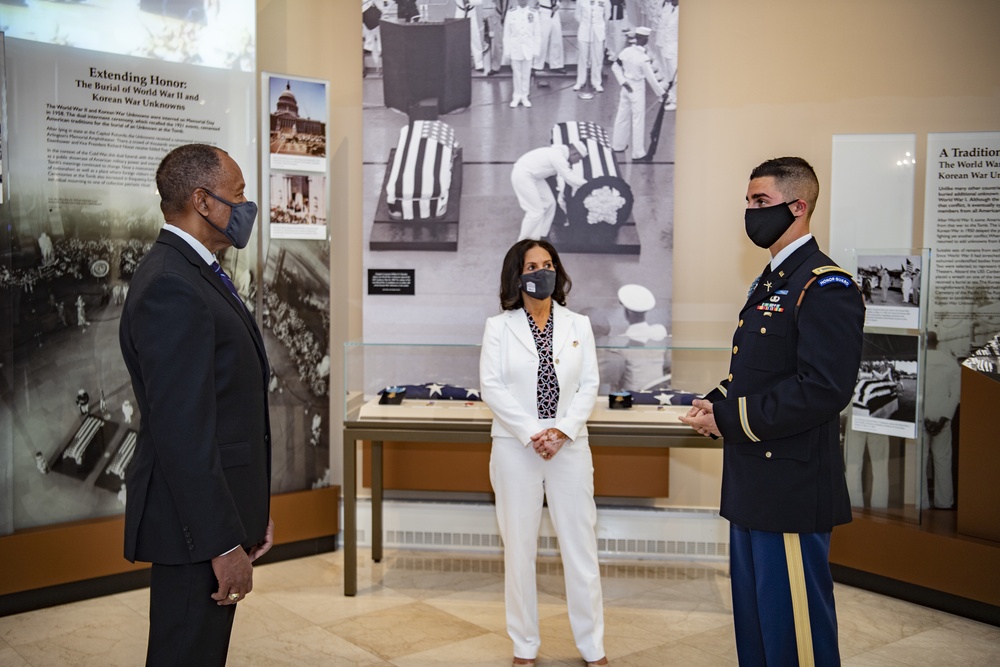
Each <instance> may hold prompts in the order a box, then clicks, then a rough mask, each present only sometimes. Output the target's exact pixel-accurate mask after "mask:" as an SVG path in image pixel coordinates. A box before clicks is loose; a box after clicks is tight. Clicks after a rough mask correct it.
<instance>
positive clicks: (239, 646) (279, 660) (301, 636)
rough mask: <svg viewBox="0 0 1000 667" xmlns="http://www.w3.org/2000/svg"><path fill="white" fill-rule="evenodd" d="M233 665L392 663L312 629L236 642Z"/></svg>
mask: <svg viewBox="0 0 1000 667" xmlns="http://www.w3.org/2000/svg"><path fill="white" fill-rule="evenodd" d="M228 663H229V664H230V665H239V666H240V667H284V666H288V667H291V666H293V665H294V666H297V667H313V666H318V665H323V666H324V667H391V665H392V663H390V662H389V661H387V660H385V659H383V658H381V657H379V656H377V655H375V654H373V653H370V652H368V651H365V650H364V649H363V648H361V647H359V646H357V645H355V644H352V643H351V642H349V641H347V640H345V639H343V638H341V637H338V636H337V635H335V634H333V633H330V632H327V631H326V630H324V629H323V628H320V627H317V626H314V625H311V626H307V627H303V628H298V629H295V630H291V631H289V632H283V633H280V634H277V635H269V636H266V637H256V638H252V639H248V640H247V641H243V642H237V641H235V638H234V641H233V643H232V644H231V645H230V647H229V660H228Z"/></svg>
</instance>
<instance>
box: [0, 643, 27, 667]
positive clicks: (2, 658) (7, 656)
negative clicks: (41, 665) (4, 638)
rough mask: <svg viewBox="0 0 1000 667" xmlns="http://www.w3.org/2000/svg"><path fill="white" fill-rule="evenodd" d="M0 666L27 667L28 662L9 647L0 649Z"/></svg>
mask: <svg viewBox="0 0 1000 667" xmlns="http://www.w3.org/2000/svg"><path fill="white" fill-rule="evenodd" d="M0 665H3V666H4V667H29V663H28V661H27V660H25V659H24V658H22V657H21V655H20V654H19V653H18V652H17V651H15V650H14V649H12V648H11V647H9V646H2V647H0Z"/></svg>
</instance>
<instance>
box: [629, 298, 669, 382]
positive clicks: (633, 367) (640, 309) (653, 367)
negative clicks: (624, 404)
mask: <svg viewBox="0 0 1000 667" xmlns="http://www.w3.org/2000/svg"><path fill="white" fill-rule="evenodd" d="M618 302H619V303H620V304H621V305H622V307H623V308H624V309H625V320H626V321H627V322H628V327H627V328H626V329H625V334H624V341H623V344H624V346H625V348H624V349H623V350H622V351H621V353H622V356H623V357H625V373H624V377H623V379H622V388H623V389H626V390H628V391H643V390H647V389H652V388H654V387H657V386H659V385H660V384H664V383H666V382H667V381H668V380H667V378H666V369H665V366H666V351H665V350H664V349H657V348H663V347H665V346H666V345H667V328H666V327H665V326H663V325H662V324H650V323H649V322H647V321H646V314H647V313H649V312H650V311H651V310H653V308H655V307H656V297H655V296H654V295H653V293H652V292H651V291H650V290H649V288H648V287H645V286H643V285H638V284H636V283H630V284H628V285H622V286H621V287H620V288H618ZM643 348H652V349H643Z"/></svg>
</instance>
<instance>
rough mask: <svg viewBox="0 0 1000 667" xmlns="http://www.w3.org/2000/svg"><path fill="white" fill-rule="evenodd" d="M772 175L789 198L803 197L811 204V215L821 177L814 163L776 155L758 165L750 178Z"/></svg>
mask: <svg viewBox="0 0 1000 667" xmlns="http://www.w3.org/2000/svg"><path fill="white" fill-rule="evenodd" d="M767 176H770V177H772V178H773V179H774V184H775V185H776V186H777V188H778V190H780V191H781V194H783V195H784V196H785V199H786V201H787V200H788V199H803V200H805V202H806V203H807V204H809V215H812V212H813V210H815V208H816V200H817V199H819V179H818V178H816V171H815V170H814V169H813V168H812V165H811V164H809V163H808V162H806V161H805V160H803V159H802V158H800V157H776V158H773V159H770V160H768V161H767V162H764V163H762V164H760V165H758V166H757V167H756V168H755V169H754V170H753V171H752V172H750V180H751V181H752V180H753V179H755V178H764V177H767Z"/></svg>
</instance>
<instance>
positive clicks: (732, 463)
mask: <svg viewBox="0 0 1000 667" xmlns="http://www.w3.org/2000/svg"><path fill="white" fill-rule="evenodd" d="M769 271H770V266H768V267H766V268H765V272H764V274H762V275H761V278H760V282H759V283H758V284H757V286H756V289H754V291H753V292H752V293H751V294H750V296H749V298H748V299H747V302H746V305H744V306H743V309H742V311H741V312H740V321H739V326H738V327H737V329H736V333H735V334H734V336H733V351H732V357H731V361H730V367H729V373H730V374H729V377H728V378H726V379H725V380H723V381H722V382H721V383H720V384H719V386H718V387H717V388H716V389H715V390H714V391H712V392H711V393H710V394H709V395H708V396H706V398H708V399H709V400H710V401H712V402H713V411H714V412H715V421H716V424H717V425H718V427H719V431H720V432H721V433H722V437H723V438H724V440H725V442H724V446H723V470H722V504H721V514H722V516H724V517H726V518H727V519H729V520H730V521H732V522H734V523H737V524H739V525H741V526H744V527H746V528H750V529H756V530H767V531H773V532H785V533H811V532H827V531H829V530H831V529H832V528H833V526H835V525H838V524H841V523H847V522H849V521H850V520H851V503H850V499H849V497H848V494H847V484H846V482H845V480H844V460H843V457H842V456H841V453H840V438H839V430H840V419H839V416H840V411H841V410H843V409H844V407H845V406H846V405H847V404H848V403H850V400H851V396H852V395H853V392H854V385H855V382H856V381H857V377H858V367H859V366H860V363H861V345H862V328H863V326H864V319H865V306H864V301H863V300H862V297H861V293H860V291H859V290H858V287H857V285H855V284H854V281H852V280H851V278H850V274H848V273H847V272H846V271H844V270H843V269H841V268H840V267H838V266H836V265H835V264H834V263H833V261H832V260H831V259H830V258H829V257H827V256H826V255H824V254H823V253H822V252H820V250H819V246H818V245H817V244H816V241H815V240H814V239H810V240H809V241H808V242H806V243H805V245H803V246H802V247H801V248H798V249H797V250H795V251H794V252H793V253H792V254H791V255H790V256H789V257H788V258H787V259H785V260H784V261H783V262H782V263H781V264H780V265H779V266H778V269H777V271H775V272H774V273H769Z"/></svg>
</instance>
